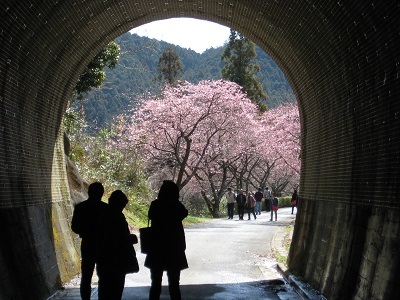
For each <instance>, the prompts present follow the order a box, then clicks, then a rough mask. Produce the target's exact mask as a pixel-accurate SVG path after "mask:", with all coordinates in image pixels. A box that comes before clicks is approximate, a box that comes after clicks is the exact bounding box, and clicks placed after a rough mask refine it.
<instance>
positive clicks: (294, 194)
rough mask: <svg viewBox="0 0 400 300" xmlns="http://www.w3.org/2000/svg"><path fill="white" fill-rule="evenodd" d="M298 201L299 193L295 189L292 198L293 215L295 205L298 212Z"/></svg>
mask: <svg viewBox="0 0 400 300" xmlns="http://www.w3.org/2000/svg"><path fill="white" fill-rule="evenodd" d="M298 201H299V194H297V190H294V193H293V195H292V199H291V200H290V204H291V205H292V215H293V210H294V208H295V207H296V212H297V202H298Z"/></svg>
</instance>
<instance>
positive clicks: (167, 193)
mask: <svg viewBox="0 0 400 300" xmlns="http://www.w3.org/2000/svg"><path fill="white" fill-rule="evenodd" d="M157 198H158V199H160V200H163V201H177V200H179V188H178V186H177V185H176V183H175V182H173V181H172V180H164V181H163V184H162V185H161V188H160V191H159V192H158V197H157Z"/></svg>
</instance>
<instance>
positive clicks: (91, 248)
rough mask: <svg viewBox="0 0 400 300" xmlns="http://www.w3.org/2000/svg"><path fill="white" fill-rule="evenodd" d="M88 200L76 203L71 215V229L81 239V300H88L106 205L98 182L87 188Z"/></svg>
mask: <svg viewBox="0 0 400 300" xmlns="http://www.w3.org/2000/svg"><path fill="white" fill-rule="evenodd" d="M88 194H89V198H88V199H87V200H86V201H83V202H81V203H78V204H77V205H76V206H75V208H74V213H73V215H72V222H71V229H72V231H73V232H75V233H77V234H79V236H80V237H81V239H82V241H81V259H82V261H81V272H82V274H81V285H80V293H81V298H82V300H89V299H90V294H91V289H92V287H91V283H92V276H93V272H94V267H95V264H96V262H95V259H96V232H97V226H98V220H99V218H100V216H101V215H102V214H103V213H104V212H105V211H106V209H107V207H108V205H107V203H105V202H102V201H101V198H102V197H103V194H104V187H103V185H102V184H101V183H100V182H94V183H92V184H90V185H89V188H88Z"/></svg>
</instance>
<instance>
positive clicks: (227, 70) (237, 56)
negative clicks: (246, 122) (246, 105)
mask: <svg viewBox="0 0 400 300" xmlns="http://www.w3.org/2000/svg"><path fill="white" fill-rule="evenodd" d="M256 56H257V52H256V50H255V44H254V43H253V42H252V41H250V40H249V39H248V38H246V37H245V36H243V35H242V34H241V33H239V32H237V31H234V30H232V29H231V34H230V36H229V42H228V44H227V46H226V48H225V50H224V52H223V54H222V57H221V59H222V60H224V61H225V65H224V67H223V68H222V70H221V73H222V78H223V79H225V80H229V81H233V82H235V83H237V84H238V85H240V86H241V87H242V88H243V91H244V92H245V93H246V94H247V96H248V97H249V98H250V99H251V100H252V101H253V102H254V103H256V104H257V106H258V108H259V110H260V111H266V110H268V107H267V105H266V104H265V101H266V100H267V94H266V93H265V92H264V90H263V87H262V85H261V83H260V80H259V79H258V77H257V75H256V73H257V72H259V71H260V66H259V65H258V63H257V62H256V61H255V57H256Z"/></svg>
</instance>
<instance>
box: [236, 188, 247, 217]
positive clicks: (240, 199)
mask: <svg viewBox="0 0 400 300" xmlns="http://www.w3.org/2000/svg"><path fill="white" fill-rule="evenodd" d="M236 203H237V208H238V214H239V220H243V215H244V205H245V204H246V196H245V195H243V190H242V189H239V194H238V195H237V196H236Z"/></svg>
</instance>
